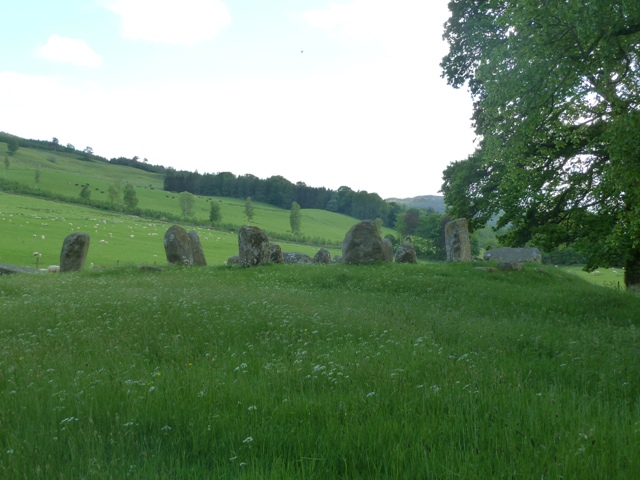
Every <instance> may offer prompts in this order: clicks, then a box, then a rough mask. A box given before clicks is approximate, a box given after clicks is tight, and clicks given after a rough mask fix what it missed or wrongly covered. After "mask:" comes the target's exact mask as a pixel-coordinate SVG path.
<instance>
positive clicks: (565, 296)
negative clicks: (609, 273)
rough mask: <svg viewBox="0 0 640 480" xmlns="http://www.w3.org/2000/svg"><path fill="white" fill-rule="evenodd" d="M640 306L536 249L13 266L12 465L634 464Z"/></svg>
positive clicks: (383, 470) (205, 470)
mask: <svg viewBox="0 0 640 480" xmlns="http://www.w3.org/2000/svg"><path fill="white" fill-rule="evenodd" d="M40 214H42V213H40ZM25 218H26V217H23V218H21V219H20V220H24V219H25ZM12 219H13V221H16V217H15V216H14V217H12ZM132 222H133V220H132ZM3 225H4V224H3ZM29 225H32V224H31V223H29ZM134 225H135V224H134V223H132V224H128V225H126V226H125V228H123V232H126V229H127V228H128V227H129V226H131V227H133V226H134ZM23 226H26V222H23ZM147 230H149V227H148V228H147ZM99 231H102V227H100V229H99ZM138 232H139V231H138ZM138 236H140V235H139V234H137V235H136V238H137V237H138ZM124 240H126V239H123V241H124ZM92 248H93V246H92ZM638 311H640V297H638V296H637V295H634V294H631V293H628V292H624V291H618V290H613V289H608V288H601V287H598V286H596V285H593V284H590V283H588V282H586V281H583V280H581V279H579V278H576V276H575V275H572V274H570V273H568V272H565V271H564V270H563V269H560V268H553V267H550V268H549V267H545V268H538V269H534V268H533V267H531V266H529V265H527V266H525V269H524V270H523V271H513V272H499V273H488V272H484V271H480V270H476V269H475V268H474V265H473V264H465V263H459V264H444V263H442V264H420V265H398V264H384V265H374V266H348V265H342V264H333V265H269V266H266V267H259V268H239V267H206V268H193V267H192V268H167V269H165V270H164V271H163V272H141V271H139V270H138V269H136V268H132V267H120V268H106V269H102V270H85V271H83V272H78V273H73V274H47V275H11V276H2V277H0V427H1V428H0V478H55V479H71V478H74V479H76V478H145V479H166V478H179V479H201V478H241V479H256V478H262V479H320V480H326V479H344V478H348V479H384V478H388V479H458V478H464V479H488V478H526V479H542V478H545V479H547V478H549V479H551V478H555V479H558V478H576V479H578V478H579V479H604V478H607V479H609V478H611V479H614V478H615V479H635V478H637V474H638V472H640V455H638V445H640V376H639V375H638V372H639V371H640V356H639V351H638V345H639V344H640V329H639V327H640V317H638Z"/></svg>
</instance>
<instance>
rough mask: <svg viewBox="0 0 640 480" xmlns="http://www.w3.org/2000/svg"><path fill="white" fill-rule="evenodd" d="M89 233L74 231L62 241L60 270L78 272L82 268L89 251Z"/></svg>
mask: <svg viewBox="0 0 640 480" xmlns="http://www.w3.org/2000/svg"><path fill="white" fill-rule="evenodd" d="M89 241H90V238H89V234H87V233H82V232H74V233H71V234H69V235H67V237H66V238H65V239H64V241H63V242H62V250H61V252H60V272H63V273H67V272H77V271H78V270H82V269H83V268H84V265H85V263H86V261H87V253H88V252H89Z"/></svg>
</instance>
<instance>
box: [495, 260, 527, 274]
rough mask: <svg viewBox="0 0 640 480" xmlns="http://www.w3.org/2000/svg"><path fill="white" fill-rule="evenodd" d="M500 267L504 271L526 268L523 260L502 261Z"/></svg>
mask: <svg viewBox="0 0 640 480" xmlns="http://www.w3.org/2000/svg"><path fill="white" fill-rule="evenodd" d="M498 268H499V269H500V270H502V271H505V272H506V271H520V270H522V269H523V268H524V265H523V263H522V262H500V263H499V264H498Z"/></svg>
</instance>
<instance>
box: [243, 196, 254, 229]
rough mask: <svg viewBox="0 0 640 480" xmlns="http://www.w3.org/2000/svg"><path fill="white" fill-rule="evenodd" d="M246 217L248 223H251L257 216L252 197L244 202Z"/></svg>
mask: <svg viewBox="0 0 640 480" xmlns="http://www.w3.org/2000/svg"><path fill="white" fill-rule="evenodd" d="M244 215H245V217H247V223H251V221H252V220H253V216H254V215H255V208H254V207H253V201H252V200H251V197H247V199H246V200H245V202H244Z"/></svg>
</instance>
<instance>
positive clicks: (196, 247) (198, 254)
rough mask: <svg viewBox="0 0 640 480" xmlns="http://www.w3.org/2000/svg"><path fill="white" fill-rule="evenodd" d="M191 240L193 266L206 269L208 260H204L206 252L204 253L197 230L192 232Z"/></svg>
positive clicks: (190, 234) (190, 232) (190, 233)
mask: <svg viewBox="0 0 640 480" xmlns="http://www.w3.org/2000/svg"><path fill="white" fill-rule="evenodd" d="M187 235H189V240H190V242H191V244H190V247H191V257H192V259H193V265H195V266H198V267H206V266H207V260H206V259H205V258H204V252H203V251H202V244H201V243H200V237H199V236H198V233H197V232H196V231H195V230H190V231H189V233H188V234H187Z"/></svg>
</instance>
